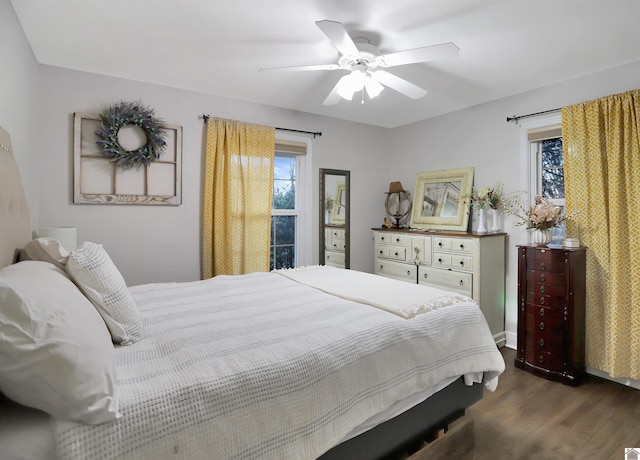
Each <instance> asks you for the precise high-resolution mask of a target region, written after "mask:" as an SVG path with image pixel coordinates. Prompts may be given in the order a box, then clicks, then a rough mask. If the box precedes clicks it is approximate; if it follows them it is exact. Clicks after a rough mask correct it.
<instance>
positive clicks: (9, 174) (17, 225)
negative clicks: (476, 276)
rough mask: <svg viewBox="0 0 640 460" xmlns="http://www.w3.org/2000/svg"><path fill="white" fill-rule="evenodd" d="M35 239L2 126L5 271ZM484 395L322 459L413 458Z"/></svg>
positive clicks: (463, 389)
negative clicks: (434, 434) (424, 444)
mask: <svg viewBox="0 0 640 460" xmlns="http://www.w3.org/2000/svg"><path fill="white" fill-rule="evenodd" d="M30 240H31V219H30V216H29V207H28V205H27V199H26V195H25V192H24V188H23V186H22V180H21V179H20V172H19V169H18V166H17V164H16V162H15V159H14V157H13V152H12V148H11V139H10V136H9V133H7V131H5V130H4V129H3V128H2V127H0V268H2V267H4V266H6V265H10V264H12V263H14V262H16V261H17V254H18V251H19V250H20V249H21V248H23V247H24V246H25V245H26V244H27V243H28V242H29V241H30ZM482 392H483V388H482V385H481V384H474V385H473V386H470V387H469V386H466V385H465V384H464V382H463V380H462V378H460V379H458V380H456V381H455V382H453V383H452V384H450V385H449V386H447V387H446V388H444V389H443V390H441V391H440V392H438V393H436V394H435V395H433V396H431V397H430V398H428V399H427V400H425V401H424V402H422V403H420V404H418V405H416V406H415V407H413V408H412V409H409V410H408V411H406V412H404V413H403V414H400V415H399V416H397V417H395V418H393V419H391V420H389V421H387V422H385V423H382V424H380V425H378V426H376V427H375V428H372V429H371V430H369V431H367V432H365V433H362V434H361V435H359V436H356V437H354V438H352V439H350V440H348V441H345V442H343V443H342V444H339V445H337V446H335V447H333V448H332V449H331V450H329V451H328V452H326V453H325V454H323V455H322V456H321V457H320V460H337V459H340V460H345V459H358V460H365V459H382V458H394V457H396V456H398V455H399V456H403V455H405V456H406V454H407V453H408V454H412V453H413V452H414V451H415V450H416V447H415V446H420V445H421V442H420V441H421V440H424V439H425V438H428V437H431V436H432V434H433V433H434V432H437V431H442V430H446V428H447V426H448V425H449V424H450V423H451V422H453V421H454V420H456V419H458V418H459V417H461V416H462V415H464V412H465V409H466V408H467V407H469V406H471V405H472V404H474V403H475V402H476V401H479V400H480V399H481V398H482ZM0 416H1V415H0ZM427 447H428V446H427Z"/></svg>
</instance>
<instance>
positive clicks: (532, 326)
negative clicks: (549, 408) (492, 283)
mask: <svg viewBox="0 0 640 460" xmlns="http://www.w3.org/2000/svg"><path fill="white" fill-rule="evenodd" d="M585 274H586V248H576V249H565V248H561V247H544V246H518V350H517V355H516V361H515V365H516V367H518V368H520V369H525V370H527V371H529V372H531V373H533V374H536V375H539V376H542V377H546V378H548V379H550V380H559V381H561V382H563V383H567V384H570V385H577V384H579V383H580V382H581V381H582V379H583V378H584V375H585V364H584V335H585V330H584V329H585V325H584V317H585V306H584V303H585Z"/></svg>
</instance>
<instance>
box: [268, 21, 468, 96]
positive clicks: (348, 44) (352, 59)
mask: <svg viewBox="0 0 640 460" xmlns="http://www.w3.org/2000/svg"><path fill="white" fill-rule="evenodd" d="M316 25H317V26H318V27H319V28H320V30H322V32H323V33H324V34H325V35H326V36H327V38H328V39H329V40H330V41H331V43H332V44H333V46H334V47H335V48H336V49H337V50H338V52H339V58H338V63H337V64H319V65H304V66H290V67H272V68H267V69H260V70H284V71H314V70H346V71H348V72H349V73H347V74H346V75H343V76H342V77H341V78H340V80H338V83H336V85H335V86H334V87H333V89H332V90H331V92H330V93H329V95H328V96H327V98H326V99H325V100H324V102H323V103H322V104H323V105H333V104H337V103H338V101H340V98H341V97H342V98H344V99H347V100H349V101H350V100H351V99H352V98H353V95H354V94H355V93H357V92H359V91H365V90H366V92H367V95H368V96H369V98H371V99H373V98H374V97H376V96H377V95H379V94H380V93H381V92H382V90H383V89H384V87H385V86H387V87H389V88H391V89H393V90H395V91H397V92H399V93H401V94H404V95H405V96H408V97H410V98H412V99H419V98H421V97H423V96H424V95H425V94H427V91H426V90H424V89H423V88H420V87H419V86H416V85H414V84H413V83H410V82H408V81H407V80H404V79H402V78H400V77H398V76H396V75H394V74H392V73H389V72H387V71H386V70H382V69H381V68H389V67H395V66H401V65H407V64H416V63H419V62H427V61H433V60H436V59H447V58H454V57H457V56H458V53H459V51H460V50H459V49H458V47H457V46H456V45H455V44H453V43H451V42H449V43H442V44H439V45H432V46H424V47H421V48H415V49H410V50H405V51H398V52H395V53H388V54H379V53H378V49H377V48H376V47H375V46H373V45H371V44H369V43H360V42H359V40H354V39H352V38H351V37H350V36H349V34H348V33H347V31H346V29H345V28H344V26H343V25H342V24H341V23H339V22H336V21H329V20H326V19H325V20H322V21H316ZM363 94H364V93H363ZM362 103H364V96H363V99H362Z"/></svg>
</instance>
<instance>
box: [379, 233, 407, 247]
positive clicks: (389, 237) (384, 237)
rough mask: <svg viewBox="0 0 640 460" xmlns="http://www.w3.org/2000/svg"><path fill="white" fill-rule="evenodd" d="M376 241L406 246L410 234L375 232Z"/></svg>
mask: <svg viewBox="0 0 640 460" xmlns="http://www.w3.org/2000/svg"><path fill="white" fill-rule="evenodd" d="M377 235H378V238H377V241H376V242H377V243H378V244H393V245H396V246H408V245H409V243H410V242H411V236H409V235H401V234H398V233H383V232H379V233H377Z"/></svg>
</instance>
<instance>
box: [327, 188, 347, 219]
mask: <svg viewBox="0 0 640 460" xmlns="http://www.w3.org/2000/svg"><path fill="white" fill-rule="evenodd" d="M346 210H347V208H346V207H345V182H344V181H340V182H338V184H337V185H336V195H335V198H334V200H333V211H332V213H331V223H332V224H333V225H344V221H345V214H346Z"/></svg>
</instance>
